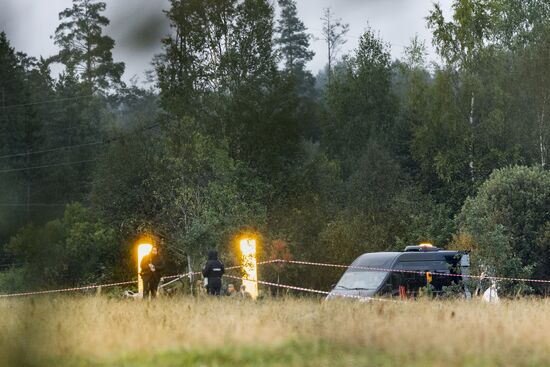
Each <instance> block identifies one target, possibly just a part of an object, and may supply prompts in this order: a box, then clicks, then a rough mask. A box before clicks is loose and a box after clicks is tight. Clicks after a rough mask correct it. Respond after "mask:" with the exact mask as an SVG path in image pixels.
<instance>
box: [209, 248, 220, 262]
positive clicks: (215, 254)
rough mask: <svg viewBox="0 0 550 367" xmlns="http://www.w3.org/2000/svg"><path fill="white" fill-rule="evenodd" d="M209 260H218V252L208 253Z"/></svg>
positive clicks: (211, 251)
mask: <svg viewBox="0 0 550 367" xmlns="http://www.w3.org/2000/svg"><path fill="white" fill-rule="evenodd" d="M208 260H218V251H216V250H210V251H208Z"/></svg>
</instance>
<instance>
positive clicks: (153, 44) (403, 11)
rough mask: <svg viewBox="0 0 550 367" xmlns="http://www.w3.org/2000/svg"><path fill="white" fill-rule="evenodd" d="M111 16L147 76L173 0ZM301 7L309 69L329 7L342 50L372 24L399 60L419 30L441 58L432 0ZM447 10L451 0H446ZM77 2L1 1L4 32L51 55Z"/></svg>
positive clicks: (124, 2)
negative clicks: (430, 21)
mask: <svg viewBox="0 0 550 367" xmlns="http://www.w3.org/2000/svg"><path fill="white" fill-rule="evenodd" d="M104 1H105V2H106V3H107V10H106V14H105V15H106V16H107V17H108V18H109V19H110V20H111V25H110V26H109V27H108V28H107V30H106V33H107V34H109V35H110V36H111V37H112V38H113V39H114V40H115V42H116V44H115V49H114V51H113V55H114V58H115V61H124V62H125V63H126V73H125V76H124V79H125V80H129V79H130V78H131V77H132V76H134V75H136V76H138V77H139V78H140V79H141V80H143V79H144V77H143V74H144V71H145V70H147V69H150V68H151V66H150V63H151V58H152V57H153V55H154V54H156V53H159V52H160V50H161V46H160V39H161V38H162V37H163V36H164V35H165V34H167V33H168V32H169V31H170V28H169V26H168V22H167V20H166V18H165V16H164V14H163V13H162V10H163V9H167V8H168V6H169V1H168V0H104ZM297 3H298V11H299V15H300V17H301V19H302V20H303V21H304V23H305V25H306V27H307V28H308V31H309V33H311V34H312V35H313V36H314V39H313V40H312V44H311V48H312V49H313V51H315V57H314V59H313V60H312V61H311V63H310V64H309V65H308V67H309V68H310V69H311V70H312V71H313V72H314V73H316V72H317V71H318V70H320V69H321V68H322V67H323V66H324V65H325V64H326V57H327V54H326V51H325V45H324V43H323V41H322V40H320V39H319V38H320V37H321V27H322V25H321V20H320V19H319V18H320V17H321V15H322V11H323V8H325V7H331V8H332V10H333V11H334V13H335V15H336V16H337V17H339V18H342V20H343V21H344V22H346V23H349V25H350V30H349V33H348V37H347V43H346V44H345V45H344V46H343V47H342V53H346V52H349V51H350V50H353V49H354V48H355V47H357V43H358V37H359V36H360V35H361V34H362V33H363V31H364V30H365V28H366V27H367V25H370V26H371V27H372V28H373V29H374V30H376V31H378V32H379V33H380V36H381V37H382V38H383V39H384V41H386V42H389V43H390V44H391V52H392V55H393V57H394V58H397V57H400V56H401V55H402V53H403V48H404V46H405V45H407V44H409V42H410V39H411V38H412V37H414V35H415V34H418V36H419V37H420V38H421V39H424V40H425V41H426V46H427V47H428V52H429V55H428V58H429V59H430V60H437V56H436V55H435V52H434V51H433V49H432V46H431V33H430V32H429V30H428V29H426V20H425V17H426V16H427V15H428V12H429V10H430V9H431V8H432V7H433V1H431V0H298V2H297ZM440 3H441V5H442V7H443V9H444V11H445V12H446V14H449V13H450V3H451V0H441V1H440ZM70 6H71V0H0V30H4V31H5V32H6V33H7V35H8V38H9V40H10V41H11V43H12V46H14V47H15V48H16V49H17V50H18V51H23V52H25V53H27V54H29V55H30V56H36V57H38V56H41V55H42V56H44V57H47V56H51V55H52V54H54V53H56V46H55V45H54V44H53V40H52V39H50V36H51V35H52V34H53V33H54V31H55V28H56V27H57V25H58V24H59V17H58V14H59V12H60V11H62V10H63V9H64V8H67V7H70Z"/></svg>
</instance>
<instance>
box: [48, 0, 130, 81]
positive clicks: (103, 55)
mask: <svg viewBox="0 0 550 367" xmlns="http://www.w3.org/2000/svg"><path fill="white" fill-rule="evenodd" d="M105 7H106V5H105V3H104V2H97V1H96V0H73V6H72V7H71V8H67V9H65V10H63V11H62V12H61V13H59V19H60V20H61V21H62V23H61V24H60V25H59V26H58V27H57V29H56V30H55V35H54V40H55V44H56V45H57V46H59V47H60V48H61V50H60V51H59V53H58V54H57V55H56V56H55V57H54V58H53V60H54V61H57V62H61V63H62V64H64V65H65V66H66V68H67V69H68V70H74V71H75V72H76V73H77V75H79V77H80V79H81V80H82V81H83V82H84V83H85V85H86V87H87V89H88V90H89V91H91V92H95V91H97V90H106V89H109V88H112V87H115V86H117V85H120V84H121V80H120V78H121V77H122V74H123V73H124V63H123V62H114V61H113V55H112V50H113V48H114V45H115V41H114V40H113V39H112V38H111V37H109V36H105V35H103V27H106V26H108V25H109V19H107V18H106V17H105V16H103V15H101V13H102V12H104V11H105Z"/></svg>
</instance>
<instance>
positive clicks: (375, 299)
mask: <svg viewBox="0 0 550 367" xmlns="http://www.w3.org/2000/svg"><path fill="white" fill-rule="evenodd" d="M224 277H226V278H231V279H236V280H249V279H245V278H241V277H236V276H233V275H224ZM252 282H255V283H258V284H262V285H267V286H271V287H278V288H285V289H291V290H295V291H300V292H308V293H316V294H322V295H324V296H328V295H329V294H330V292H327V291H320V290H317V289H312V288H304V287H297V286H294V285H287V284H277V283H272V282H266V281H263V280H252ZM338 297H343V298H354V299H360V300H364V301H370V300H372V301H382V302H395V301H394V300H390V299H382V298H374V297H368V296H356V295H338Z"/></svg>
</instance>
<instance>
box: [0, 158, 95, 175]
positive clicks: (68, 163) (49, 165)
mask: <svg viewBox="0 0 550 367" xmlns="http://www.w3.org/2000/svg"><path fill="white" fill-rule="evenodd" d="M95 161H97V159H86V160H82V161H74V162H64V163H56V164H45V165H41V166H31V167H22V168H12V169H4V170H0V173H8V172H17V171H28V170H31V169H40V168H50V167H60V166H70V165H73V164H81V163H89V162H95Z"/></svg>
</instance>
